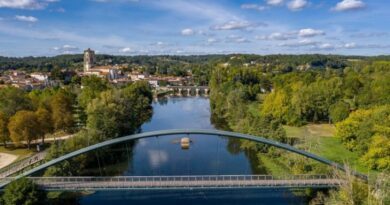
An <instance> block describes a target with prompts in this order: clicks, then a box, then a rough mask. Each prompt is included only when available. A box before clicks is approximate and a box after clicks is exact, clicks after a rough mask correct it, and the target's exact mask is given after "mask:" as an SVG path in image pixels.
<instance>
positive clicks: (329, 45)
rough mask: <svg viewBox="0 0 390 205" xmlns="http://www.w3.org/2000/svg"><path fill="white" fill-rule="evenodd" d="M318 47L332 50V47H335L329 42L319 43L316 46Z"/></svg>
mask: <svg viewBox="0 0 390 205" xmlns="http://www.w3.org/2000/svg"><path fill="white" fill-rule="evenodd" d="M318 48H319V49H324V50H332V49H334V48H335V47H334V46H333V45H332V44H330V43H323V44H320V45H319V46H318Z"/></svg>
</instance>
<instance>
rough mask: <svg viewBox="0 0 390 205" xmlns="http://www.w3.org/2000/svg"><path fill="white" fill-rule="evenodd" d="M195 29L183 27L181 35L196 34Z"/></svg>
mask: <svg viewBox="0 0 390 205" xmlns="http://www.w3.org/2000/svg"><path fill="white" fill-rule="evenodd" d="M194 33H195V32H194V30H192V29H190V28H186V29H183V30H181V35H183V36H192V35H194Z"/></svg>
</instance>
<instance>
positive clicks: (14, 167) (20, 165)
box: [0, 152, 47, 178]
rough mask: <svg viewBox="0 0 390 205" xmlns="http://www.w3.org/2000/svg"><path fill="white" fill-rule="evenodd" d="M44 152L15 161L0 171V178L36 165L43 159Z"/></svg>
mask: <svg viewBox="0 0 390 205" xmlns="http://www.w3.org/2000/svg"><path fill="white" fill-rule="evenodd" d="M46 154H47V153H46V152H39V153H37V154H35V155H32V156H31V157H28V158H26V159H23V160H20V161H17V162H15V163H12V164H10V165H8V166H6V167H3V168H1V169H0V178H3V177H7V176H11V175H12V174H15V173H17V172H19V171H21V170H23V169H25V168H26V167H29V166H31V165H33V164H35V163H38V162H40V161H42V160H44V159H45V157H46Z"/></svg>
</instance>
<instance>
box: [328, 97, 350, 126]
mask: <svg viewBox="0 0 390 205" xmlns="http://www.w3.org/2000/svg"><path fill="white" fill-rule="evenodd" d="M329 109H330V110H329V118H330V120H331V121H332V122H333V123H336V122H340V121H342V120H344V119H345V118H347V117H348V115H349V105H348V104H347V103H345V102H343V101H338V102H336V103H335V104H333V105H331V106H330V108H329Z"/></svg>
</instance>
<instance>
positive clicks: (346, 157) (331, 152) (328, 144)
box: [284, 124, 368, 173]
mask: <svg viewBox="0 0 390 205" xmlns="http://www.w3.org/2000/svg"><path fill="white" fill-rule="evenodd" d="M284 129H285V130H286V134H287V136H288V137H294V138H299V139H302V141H303V142H302V143H306V144H308V143H310V144H311V146H310V147H312V149H311V152H313V153H315V154H317V155H319V156H322V157H325V158H327V159H329V160H332V161H335V162H338V163H340V164H348V165H349V166H351V167H352V168H353V169H355V170H357V171H360V172H363V173H367V172H368V169H367V168H365V166H364V165H363V164H362V163H361V162H360V161H359V156H358V154H357V153H354V152H351V151H349V150H347V149H346V148H345V147H344V146H343V145H342V143H341V141H340V140H339V139H338V138H336V137H334V135H335V127H334V125H332V124H309V125H305V126H302V127H293V126H284Z"/></svg>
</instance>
